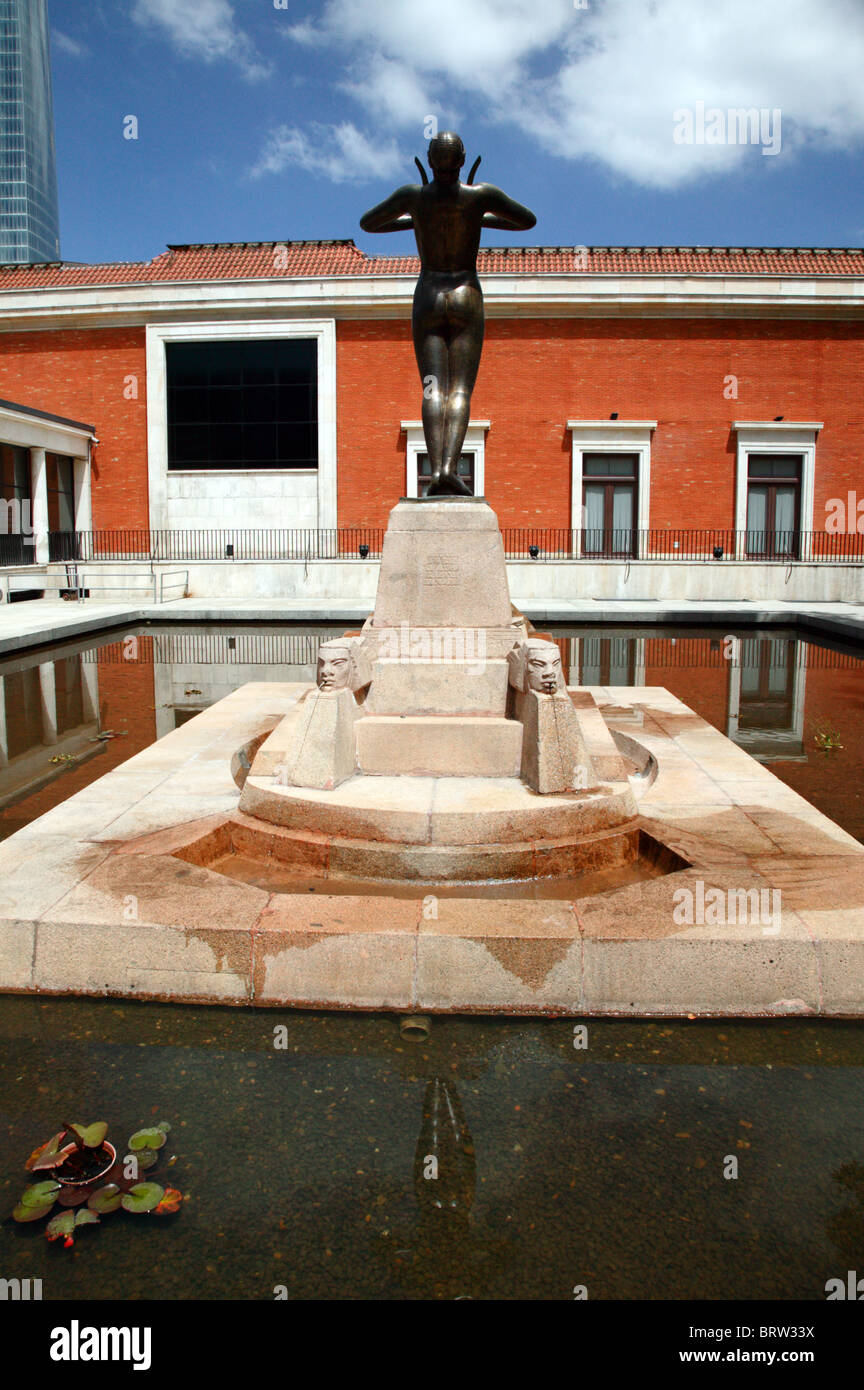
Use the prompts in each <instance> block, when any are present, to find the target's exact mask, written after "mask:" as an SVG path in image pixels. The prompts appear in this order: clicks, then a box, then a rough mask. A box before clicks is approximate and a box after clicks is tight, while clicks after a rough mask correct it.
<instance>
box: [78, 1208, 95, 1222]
mask: <svg viewBox="0 0 864 1390" xmlns="http://www.w3.org/2000/svg"><path fill="white" fill-rule="evenodd" d="M98 1224H99V1217H98V1216H97V1215H96V1212H95V1211H91V1210H90V1208H89V1207H82V1208H81V1210H80V1211H76V1213H75V1225H76V1226H98Z"/></svg>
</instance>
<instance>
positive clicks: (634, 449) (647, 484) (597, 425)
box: [567, 420, 657, 556]
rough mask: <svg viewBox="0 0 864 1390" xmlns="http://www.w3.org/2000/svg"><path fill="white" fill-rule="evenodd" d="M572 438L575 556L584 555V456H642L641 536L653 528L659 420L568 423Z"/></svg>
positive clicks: (639, 473)
mask: <svg viewBox="0 0 864 1390" xmlns="http://www.w3.org/2000/svg"><path fill="white" fill-rule="evenodd" d="M567 428H568V430H570V433H571V439H572V483H571V487H572V493H571V506H570V529H571V531H572V532H573V554H574V555H575V556H578V555H581V553H582V482H583V466H582V457H583V455H584V454H638V455H639V463H638V469H637V474H636V526H635V528H634V529H635V531H636V532H637V535H638V533H639V532H640V531H645V530H647V529H648V527H649V526H650V525H651V519H650V505H651V435H652V433H653V432H654V430H656V428H657V421H656V420H568V421H567Z"/></svg>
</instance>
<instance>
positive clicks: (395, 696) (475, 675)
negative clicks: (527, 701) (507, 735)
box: [364, 657, 507, 719]
mask: <svg viewBox="0 0 864 1390" xmlns="http://www.w3.org/2000/svg"><path fill="white" fill-rule="evenodd" d="M364 710H365V713H366V714H376V715H379V714H392V715H396V714H406V715H435V714H442V715H453V714H466V715H494V716H497V717H498V718H501V719H503V717H504V715H505V713H506V710H507V662H506V661H503V660H502V659H500V658H498V659H496V660H491V661H490V660H480V659H479V658H478V659H477V660H465V661H440V660H435V659H432V660H422V659H421V660H416V659H414V658H411V659H409V660H401V659H391V658H387V657H385V658H381V657H379V658H378V660H377V661H375V662H374V663H373V666H372V685H371V686H370V689H369V695H368V697H367V699H366V704H365V706H364Z"/></svg>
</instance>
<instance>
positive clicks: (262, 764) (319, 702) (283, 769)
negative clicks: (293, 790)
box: [240, 689, 358, 807]
mask: <svg viewBox="0 0 864 1390" xmlns="http://www.w3.org/2000/svg"><path fill="white" fill-rule="evenodd" d="M357 713H358V707H357V701H356V700H355V698H354V695H353V693H352V692H351V691H350V690H317V689H315V690H310V691H309V693H308V695H306V696H305V698H303V699H302V700H300V701H299V702H298V704H297V705H295V707H294V709H292V710H290V711H289V713H288V714H286V716H285V718H284V719H283V720H281V722H280V723H279V724H277V726H276V728H275V729H274V730H273V732H272V734H270V735H269V736H268V737H267V738H266V739H265V740H264V742H263V743H262V745H261V747H260V748H259V750H258V753H257V754H256V756H255V761H254V762H253V764H252V769H251V774H252V775H253V776H255V777H273V778H275V779H276V780H277V781H278V782H279V783H280V784H281V785H282V786H286V787H314V788H316V789H318V790H321V791H330V790H332V789H333V788H334V787H338V786H339V785H340V784H341V783H342V782H345V781H346V780H347V779H348V778H349V777H352V776H353V775H354V768H355V761H356V754H355V734H354V724H355V720H356V718H357ZM240 805H241V807H242V806H243V801H242V798H241V801H240Z"/></svg>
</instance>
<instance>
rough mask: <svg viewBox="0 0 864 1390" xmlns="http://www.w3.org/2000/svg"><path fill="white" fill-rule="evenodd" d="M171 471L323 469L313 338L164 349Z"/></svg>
mask: <svg viewBox="0 0 864 1390" xmlns="http://www.w3.org/2000/svg"><path fill="white" fill-rule="evenodd" d="M165 360H166V368H167V373H168V467H169V468H170V469H201V468H224V469H231V470H235V469H241V468H317V467H318V346H317V341H316V339H314V338H265V339H261V340H258V339H254V340H250V341H249V342H245V341H241V342H226V343H218V342H208V343H166V345H165Z"/></svg>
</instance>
